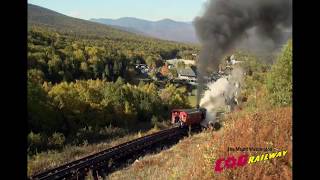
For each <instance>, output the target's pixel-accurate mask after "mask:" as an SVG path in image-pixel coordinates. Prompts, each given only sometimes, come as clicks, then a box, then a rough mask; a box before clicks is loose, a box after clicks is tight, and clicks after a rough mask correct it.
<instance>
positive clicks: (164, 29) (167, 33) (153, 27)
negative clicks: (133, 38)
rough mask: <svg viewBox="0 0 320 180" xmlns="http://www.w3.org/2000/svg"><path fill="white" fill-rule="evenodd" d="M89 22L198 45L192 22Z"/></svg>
mask: <svg viewBox="0 0 320 180" xmlns="http://www.w3.org/2000/svg"><path fill="white" fill-rule="evenodd" d="M90 21H93V22H98V23H101V24H105V25H110V26H113V27H115V28H120V29H121V28H129V29H127V30H129V31H130V32H135V33H136V32H141V33H143V34H145V35H148V36H152V37H156V38H160V39H165V40H171V41H178V42H191V43H198V39H197V37H196V33H195V29H194V27H193V25H192V22H179V21H174V20H171V19H162V20H159V21H149V20H144V19H139V18H134V17H123V18H119V19H107V18H96V19H95V18H92V19H90Z"/></svg>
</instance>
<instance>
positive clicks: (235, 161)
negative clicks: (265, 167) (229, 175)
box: [214, 151, 288, 173]
mask: <svg viewBox="0 0 320 180" xmlns="http://www.w3.org/2000/svg"><path fill="white" fill-rule="evenodd" d="M287 152H288V151H278V152H270V153H264V154H260V155H257V156H250V155H249V154H246V153H245V154H241V155H240V156H238V157H234V156H229V157H227V158H220V159H218V160H217V161H216V162H215V164H214V171H215V172H217V173H220V172H222V171H223V170H224V169H234V168H237V167H244V166H246V165H248V164H254V163H257V162H262V161H267V160H271V159H275V158H280V157H283V156H285V155H286V154H287Z"/></svg>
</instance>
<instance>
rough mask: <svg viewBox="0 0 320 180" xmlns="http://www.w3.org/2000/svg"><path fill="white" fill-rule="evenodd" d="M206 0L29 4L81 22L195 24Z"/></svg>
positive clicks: (47, 0)
mask: <svg viewBox="0 0 320 180" xmlns="http://www.w3.org/2000/svg"><path fill="white" fill-rule="evenodd" d="M205 2H206V0H28V3H31V4H35V5H38V6H42V7H45V8H48V9H51V10H54V11H57V12H59V13H62V14H65V15H68V16H72V17H76V18H81V19H86V20H88V19H90V18H120V17H137V18H141V19H147V20H160V19H164V18H169V19H173V20H177V21H192V20H193V19H194V17H196V16H199V15H201V13H202V11H203V4H204V3H205Z"/></svg>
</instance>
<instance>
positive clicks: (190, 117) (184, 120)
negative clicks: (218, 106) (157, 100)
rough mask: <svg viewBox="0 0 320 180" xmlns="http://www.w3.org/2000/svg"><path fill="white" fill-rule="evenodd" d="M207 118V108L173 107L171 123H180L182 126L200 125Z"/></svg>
mask: <svg viewBox="0 0 320 180" xmlns="http://www.w3.org/2000/svg"><path fill="white" fill-rule="evenodd" d="M205 118H206V109H205V108H196V109H173V110H172V111H171V124H177V123H179V125H180V126H186V125H187V126H192V125H199V124H200V122H201V121H203V120H204V119H205Z"/></svg>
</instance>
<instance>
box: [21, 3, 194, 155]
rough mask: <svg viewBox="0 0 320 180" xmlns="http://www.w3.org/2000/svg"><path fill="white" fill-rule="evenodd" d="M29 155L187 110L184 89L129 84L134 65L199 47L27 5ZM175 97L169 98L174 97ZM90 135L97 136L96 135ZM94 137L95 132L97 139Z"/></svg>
mask: <svg viewBox="0 0 320 180" xmlns="http://www.w3.org/2000/svg"><path fill="white" fill-rule="evenodd" d="M28 26H29V27H28V60H27V61H28V122H29V123H28V124H29V132H30V134H29V136H28V140H29V144H28V145H29V152H32V153H33V152H37V151H39V150H41V149H47V148H50V147H53V148H54V147H60V146H62V145H64V144H65V143H68V142H72V143H76V142H78V140H81V141H84V140H86V137H85V136H84V134H86V131H85V130H83V129H88V128H90V129H92V130H93V131H94V132H97V133H95V135H97V134H98V133H99V132H101V133H103V131H101V129H104V128H105V127H106V126H108V127H110V126H112V127H119V128H123V129H129V128H131V127H132V126H133V124H135V123H138V122H151V119H153V121H156V120H160V119H165V118H166V117H167V116H168V112H169V109H171V108H173V107H187V106H188V100H187V98H186V96H185V94H186V91H185V89H183V88H180V89H177V88H176V87H174V86H172V85H167V86H166V88H165V89H163V90H162V91H161V92H160V91H159V89H158V88H157V87H156V86H155V85H154V84H153V83H151V84H144V83H140V84H139V85H133V84H130V79H131V78H132V77H133V76H135V73H134V71H133V67H134V65H135V64H136V63H143V62H145V61H147V62H148V64H161V63H163V60H164V59H169V58H175V57H177V56H182V57H184V56H188V55H191V54H192V53H197V52H198V51H199V49H198V48H199V47H195V46H192V45H188V44H181V43H176V42H170V41H163V40H158V39H154V38H147V37H143V36H139V35H135V34H132V33H128V32H125V31H120V30H116V29H113V28H111V27H108V26H105V25H100V24H97V23H93V22H89V21H85V20H80V19H76V18H71V17H68V16H65V15H63V14H59V13H56V12H54V11H51V10H48V9H45V8H41V7H39V6H34V5H29V6H28ZM168 97H170V98H168ZM91 132H92V131H91ZM93 134H94V133H93Z"/></svg>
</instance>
